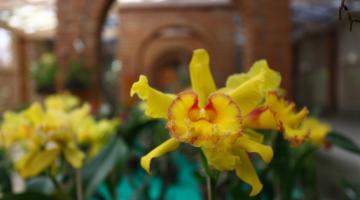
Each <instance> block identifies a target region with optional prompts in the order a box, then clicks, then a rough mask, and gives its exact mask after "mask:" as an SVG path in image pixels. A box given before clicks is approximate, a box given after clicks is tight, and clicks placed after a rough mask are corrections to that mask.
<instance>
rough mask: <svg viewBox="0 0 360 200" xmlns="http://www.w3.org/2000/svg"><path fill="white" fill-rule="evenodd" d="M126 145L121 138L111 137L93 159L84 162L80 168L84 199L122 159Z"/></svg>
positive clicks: (125, 151) (91, 193) (88, 196)
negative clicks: (81, 168)
mask: <svg viewBox="0 0 360 200" xmlns="http://www.w3.org/2000/svg"><path fill="white" fill-rule="evenodd" d="M127 151H128V150H127V145H126V144H125V143H124V141H123V140H122V139H121V138H113V139H112V140H111V141H110V142H109V143H108V144H107V146H106V147H105V148H104V149H103V150H102V152H100V153H99V154H98V155H97V156H96V157H95V158H94V159H92V160H90V161H89V162H88V163H86V164H85V166H84V167H83V170H82V174H81V175H82V177H83V180H82V181H83V185H84V192H85V199H88V198H90V197H91V195H93V194H94V192H95V190H96V189H97V187H98V186H99V185H100V183H101V182H103V181H104V180H105V178H106V177H107V175H109V173H110V172H111V170H112V169H114V167H115V166H116V164H117V163H118V162H119V161H121V160H123V159H124V158H125V156H126V153H127Z"/></svg>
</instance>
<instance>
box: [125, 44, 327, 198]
mask: <svg viewBox="0 0 360 200" xmlns="http://www.w3.org/2000/svg"><path fill="white" fill-rule="evenodd" d="M209 62H210V59H209V56H208V53H207V52H206V51H205V50H204V49H197V50H195V51H194V53H193V57H192V59H191V62H190V66H189V68H190V79H191V85H192V89H191V90H187V91H183V92H180V93H179V94H177V95H174V94H165V93H162V92H160V91H157V90H155V89H154V88H152V87H150V86H149V84H148V79H147V78H146V76H144V75H141V76H140V78H139V80H138V81H137V82H136V83H134V84H133V86H132V88H131V96H133V95H134V94H137V96H138V97H139V98H140V99H142V100H144V101H145V103H146V109H145V113H146V114H147V115H148V116H150V117H153V118H163V119H166V120H167V128H168V130H169V133H170V136H171V138H170V139H168V140H167V141H165V142H164V143H163V144H161V145H159V146H158V147H157V148H155V149H154V150H152V151H151V152H149V153H148V154H147V155H145V156H143V157H142V159H141V165H142V167H143V168H144V169H145V170H146V171H148V172H150V162H151V160H152V159H153V158H155V157H159V156H161V155H163V154H165V153H167V152H169V151H173V150H175V149H176V148H177V147H178V146H179V144H180V143H188V144H191V145H193V146H195V147H200V148H201V149H202V151H203V152H204V154H205V156H206V158H207V161H208V163H209V165H210V166H212V167H213V168H215V169H217V170H234V171H235V172H236V174H237V176H238V177H239V178H240V179H242V180H243V181H244V182H246V183H248V184H249V185H251V186H252V191H251V193H250V195H251V196H254V195H256V194H258V193H259V192H260V191H261V189H262V184H261V182H260V180H259V178H258V176H257V174H256V171H255V169H254V167H253V165H252V162H251V160H250V157H249V153H256V154H258V155H259V156H260V157H261V159H262V160H263V161H265V162H266V163H269V162H270V161H271V160H272V157H273V150H272V148H271V146H268V145H265V144H263V136H262V135H261V134H260V133H258V132H256V129H273V130H277V131H279V132H282V133H283V136H284V138H285V139H286V140H288V141H289V142H290V143H291V144H292V145H293V146H298V145H300V144H302V143H303V142H304V140H305V139H308V138H310V139H313V140H314V141H316V142H315V143H316V144H320V143H322V142H323V140H324V136H325V134H326V133H327V131H328V127H327V126H325V125H323V126H322V128H317V127H318V125H319V122H317V121H316V120H312V119H308V118H307V115H308V110H307V109H306V108H302V109H301V110H296V108H295V104H294V103H292V102H289V101H287V100H285V98H284V95H283V92H282V91H283V90H282V89H280V82H281V76H280V74H279V73H278V72H276V71H274V70H272V69H270V68H269V67H268V64H267V62H266V61H265V60H260V61H257V62H255V63H254V65H253V66H252V67H251V69H250V70H249V71H248V72H247V73H240V74H235V75H232V76H230V77H229V78H228V80H227V82H226V86H225V87H224V88H220V89H217V87H216V85H215V82H214V79H213V77H212V74H211V71H210V67H209ZM314 130H315V135H316V136H315V135H313V131H314Z"/></svg>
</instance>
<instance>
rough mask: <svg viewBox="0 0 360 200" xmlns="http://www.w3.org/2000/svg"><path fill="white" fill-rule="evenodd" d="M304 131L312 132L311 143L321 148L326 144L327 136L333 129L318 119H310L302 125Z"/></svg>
mask: <svg viewBox="0 0 360 200" xmlns="http://www.w3.org/2000/svg"><path fill="white" fill-rule="evenodd" d="M302 127H303V129H307V130H309V132H310V135H309V142H310V143H312V144H314V145H316V146H321V145H324V144H325V143H326V140H325V139H326V135H327V134H328V133H329V132H330V131H331V127H330V126H329V125H327V124H324V123H321V122H320V121H319V120H318V119H316V118H313V117H308V118H306V119H305V120H304V122H303V124H302Z"/></svg>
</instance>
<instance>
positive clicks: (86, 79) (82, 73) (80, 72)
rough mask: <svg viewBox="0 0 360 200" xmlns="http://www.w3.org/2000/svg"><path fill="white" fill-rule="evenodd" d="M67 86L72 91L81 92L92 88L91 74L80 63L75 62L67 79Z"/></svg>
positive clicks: (70, 67) (71, 64)
mask: <svg viewBox="0 0 360 200" xmlns="http://www.w3.org/2000/svg"><path fill="white" fill-rule="evenodd" d="M65 86H66V88H67V89H69V90H71V91H81V90H85V89H88V88H89V86H90V72H89V71H88V70H86V69H85V68H84V67H83V66H82V64H81V62H80V61H78V60H73V61H72V62H71V63H70V65H69V69H68V72H67V74H66V77H65Z"/></svg>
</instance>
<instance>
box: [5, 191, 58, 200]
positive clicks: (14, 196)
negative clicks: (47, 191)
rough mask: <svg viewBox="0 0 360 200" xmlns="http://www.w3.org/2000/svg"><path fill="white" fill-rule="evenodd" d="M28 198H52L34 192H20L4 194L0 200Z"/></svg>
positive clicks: (23, 199)
mask: <svg viewBox="0 0 360 200" xmlns="http://www.w3.org/2000/svg"><path fill="white" fill-rule="evenodd" d="M29 199H36V200H53V199H54V198H52V197H50V196H47V195H44V194H41V193H36V192H25V193H21V194H11V195H5V196H4V197H3V198H1V200H29Z"/></svg>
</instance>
